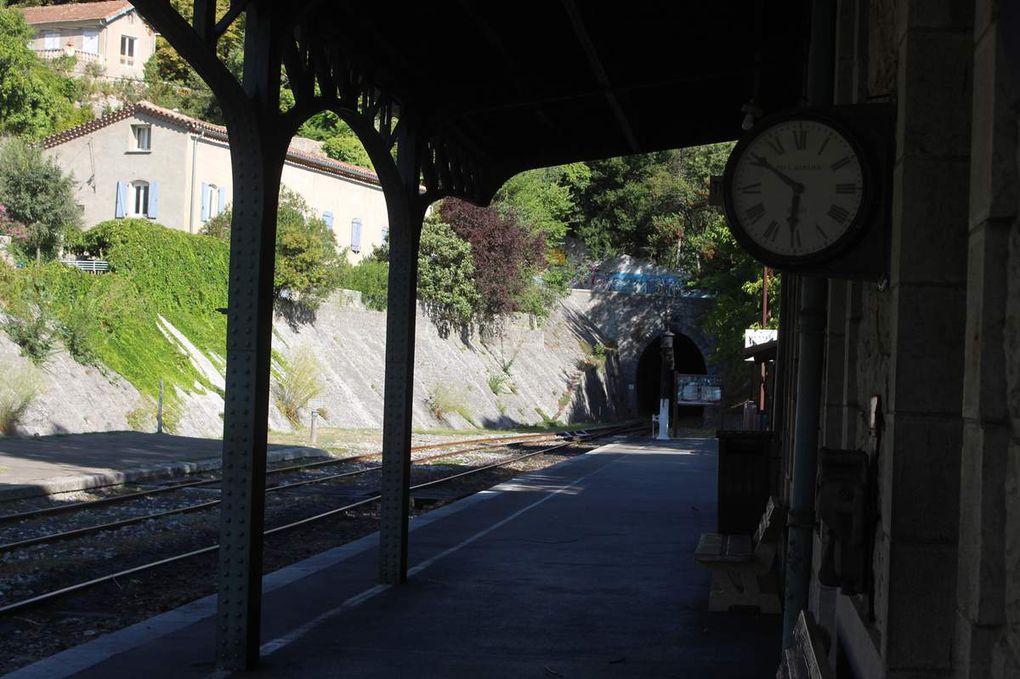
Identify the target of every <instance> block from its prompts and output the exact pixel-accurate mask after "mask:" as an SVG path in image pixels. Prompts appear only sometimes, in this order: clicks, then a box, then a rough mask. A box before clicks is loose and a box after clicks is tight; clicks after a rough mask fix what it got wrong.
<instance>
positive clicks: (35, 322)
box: [3, 306, 56, 366]
mask: <svg viewBox="0 0 1020 679" xmlns="http://www.w3.org/2000/svg"><path fill="white" fill-rule="evenodd" d="M3 328H4V332H6V333H7V336H8V337H10V338H11V341H13V342H14V343H15V344H17V345H18V346H19V347H21V355H22V356H24V357H25V358H27V359H29V360H30V361H32V363H34V364H35V365H37V366H41V365H42V364H43V363H45V362H46V359H48V358H49V357H50V356H52V355H53V353H54V352H55V351H56V346H55V344H56V342H55V340H56V330H55V328H54V323H53V318H52V317H51V316H50V314H49V312H48V311H47V310H46V309H45V307H39V306H36V307H34V312H33V313H30V314H29V315H28V316H27V317H18V316H10V317H9V318H7V320H5V321H4V323H3Z"/></svg>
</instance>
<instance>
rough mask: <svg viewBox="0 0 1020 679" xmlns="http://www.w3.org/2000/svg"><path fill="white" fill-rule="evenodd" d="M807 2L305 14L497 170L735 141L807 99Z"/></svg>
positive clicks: (341, 6)
mask: <svg viewBox="0 0 1020 679" xmlns="http://www.w3.org/2000/svg"><path fill="white" fill-rule="evenodd" d="M809 7H810V3H809V2H808V1H807V0H759V1H758V2H755V1H753V0H713V1H711V2H689V1H688V2H676V1H674V2H652V1H647V0H632V1H631V2H628V3H626V4H625V5H619V4H616V3H603V2H598V3H596V2H585V3H580V2H574V1H572V0H562V1H561V2H550V1H549V0H544V1H539V0H518V1H516V2H506V3H503V2H469V1H467V0H453V1H451V0H436V1H433V2H427V3H417V4H414V5H411V4H399V5H396V6H394V5H391V4H389V3H369V2H363V1H361V0H358V1H354V0H342V1H329V2H326V1H325V0H320V1H318V2H310V3H308V4H307V5H306V6H305V8H304V10H303V12H301V13H300V14H299V16H300V18H301V20H303V21H302V23H304V25H305V26H306V27H307V29H306V30H312V31H314V32H315V33H317V34H318V35H319V37H320V38H321V39H323V42H326V43H329V44H332V45H334V46H340V49H342V50H343V52H344V53H345V55H346V56H347V58H348V59H349V60H350V61H351V62H353V63H362V64H364V65H365V67H366V69H367V70H369V71H370V72H371V73H372V78H373V80H375V82H376V83H377V84H379V85H380V86H381V87H382V88H383V89H384V90H385V91H386V92H387V93H388V94H389V95H391V96H392V97H393V98H394V99H396V100H397V101H399V102H400V103H401V104H403V105H404V106H405V107H409V106H413V107H414V109H415V110H416V111H418V112H419V113H420V115H421V116H422V117H423V118H424V119H425V121H426V123H427V125H428V126H429V127H430V128H431V129H432V130H433V131H435V132H438V133H439V134H442V135H443V136H444V137H447V138H450V139H456V140H458V142H459V143H460V144H463V145H464V146H465V147H467V148H469V149H471V151H472V153H473V155H475V157H476V158H477V159H478V160H479V161H481V163H482V164H483V165H485V166H486V168H487V170H488V171H489V172H491V174H492V178H493V179H496V178H499V177H502V179H504V180H505V179H506V178H508V177H509V176H511V175H513V174H515V173H516V172H519V171H521V170H523V169H527V168H531V167H539V166H547V165H555V164H560V163H564V162H571V161H578V160H589V159H596V158H605V157H611V156H619V155H626V154H631V153H641V152H649V151H656V150H662V149H667V148H678V147H683V146H692V145H697V144H703V143H709V142H716V141H722V140H727V139H733V138H735V137H737V136H738V134H739V133H740V123H741V121H742V118H743V114H742V112H741V106H742V105H744V104H746V103H747V102H748V100H749V99H750V98H751V97H752V96H755V95H756V94H757V97H758V101H759V103H760V105H761V107H762V108H763V109H764V110H765V111H766V112H769V111H774V110H778V109H781V108H785V107H789V106H793V105H796V104H797V103H799V101H800V100H801V93H802V85H803V72H804V63H805V61H806V54H807V36H808V32H809V21H810V16H809Z"/></svg>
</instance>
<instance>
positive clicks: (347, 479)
mask: <svg viewBox="0 0 1020 679" xmlns="http://www.w3.org/2000/svg"><path fill="white" fill-rule="evenodd" d="M612 431H616V429H615V428H614V429H609V428H605V429H601V430H599V431H597V432H594V433H593V434H591V435H606V434H607V433H610V432H612ZM591 435H586V436H591ZM548 438H549V437H547V436H530V437H527V438H525V439H524V440H518V439H516V438H513V439H508V440H503V441H501V442H499V445H497V444H494V443H493V442H491V441H484V442H483V441H478V440H473V441H469V442H455V443H451V444H444V445H442V446H429V447H427V449H431V450H435V449H437V448H440V447H445V448H450V447H454V448H455V449H454V450H447V451H444V452H440V453H434V454H425V455H420V456H419V459H418V460H416V462H435V461H436V460H438V459H442V458H455V457H461V458H464V457H466V456H467V457H470V456H474V457H475V458H480V457H486V459H484V460H479V459H475V460H473V461H474V462H480V464H474V465H464V466H466V467H467V468H466V469H460V470H459V471H458V472H457V473H455V474H447V475H446V476H445V477H444V476H442V475H437V474H436V468H434V467H433V468H430V465H420V466H416V467H415V470H416V471H415V476H414V478H413V481H414V487H413V489H415V490H418V489H423V488H426V487H430V486H434V485H438V484H441V483H447V482H450V481H451V480H454V479H459V478H463V477H465V476H469V475H473V474H479V473H482V472H485V471H487V470H492V469H494V468H497V467H501V466H505V465H508V464H512V463H514V462H517V461H519V460H523V459H525V458H530V457H533V456H536V455H541V454H543V453H549V452H550V451H554V450H556V449H559V448H562V447H564V446H567V445H570V443H569V440H568V441H560V442H556V443H555V445H551V446H550V445H543V447H539V448H537V449H531V450H528V451H525V452H524V454H508V452H507V449H508V447H509V446H518V447H519V446H522V445H528V444H531V446H532V447H534V446H536V445H537V444H542V443H543V442H544V440H547V439H548ZM496 456H498V457H499V459H494V458H495V457H496ZM364 457H366V456H359V458H361V459H358V458H353V459H357V460H358V461H359V462H360V464H362V465H363V466H362V468H360V469H352V470H347V471H342V472H337V473H326V474H321V473H318V474H317V475H316V476H314V477H311V478H300V479H297V480H291V481H286V482H282V483H279V484H276V485H275V486H274V487H271V488H269V489H267V492H268V493H269V494H270V495H271V496H272V495H277V494H280V493H282V492H284V491H287V490H294V491H301V490H302V489H307V487H309V486H311V487H313V488H314V490H313V491H312V492H310V493H308V492H306V493H302V496H301V497H300V498H297V499H295V498H293V497H290V498H288V499H289V501H287V502H283V501H279V502H274V503H269V504H267V510H266V511H267V525H271V526H273V527H272V528H270V529H269V530H267V531H266V534H267V535H274V534H277V533H280V532H285V531H289V530H292V529H294V528H298V527H301V526H308V525H309V524H312V523H315V522H318V521H321V520H323V519H326V518H328V517H334V516H338V515H344V514H350V513H352V512H357V511H358V510H359V509H360V508H365V507H368V506H369V505H372V504H373V503H374V502H375V501H376V500H377V499H378V492H377V490H376V489H375V488H374V484H372V483H367V482H365V478H366V477H367V476H370V474H368V473H369V472H373V471H376V470H378V468H379V467H378V466H377V465H371V466H369V465H368V463H367V461H366V460H364V459H363V458H364ZM351 461H352V458H345V459H343V460H330V461H324V462H326V463H327V464H320V465H315V466H313V469H315V470H316V471H319V470H321V469H322V468H323V467H329V466H330V465H331V464H337V463H341V462H351ZM306 467H307V466H306V465H295V466H294V467H292V468H291V469H290V470H289V471H295V470H302V469H305V468H306ZM276 471H284V470H276ZM337 482H342V483H340V484H338V483H337ZM208 485H211V484H208ZM195 488H196V486H195V485H187V486H184V487H183V488H182V487H180V486H178V487H177V489H181V490H188V489H195ZM198 488H201V486H198ZM210 490H211V489H210ZM205 492H209V491H208V490H207V491H205ZM218 502H219V500H218V499H207V500H204V501H202V502H197V503H196V502H192V503H191V504H189V505H185V506H182V507H177V508H174V509H171V510H168V511H162V512H158V513H149V514H148V515H142V516H137V517H130V518H127V519H122V520H119V521H112V522H110V521H107V522H104V523H102V524H100V525H94V526H86V527H81V528H75V529H71V530H65V531H60V532H58V533H55V534H49V535H47V534H42V535H38V536H36V537H35V538H27V539H21V540H17V541H13V542H8V543H7V544H6V545H3V546H0V558H2V559H3V561H4V563H5V564H6V565H7V566H13V567H15V568H14V570H23V568H22V569H18V568H16V566H17V565H19V564H20V565H21V566H23V567H25V566H30V564H32V563H33V562H42V563H46V562H47V561H48V557H47V555H46V550H47V549H52V548H53V546H51V545H47V544H46V543H48V542H53V541H64V540H72V539H73V540H74V541H75V542H74V544H75V545H79V544H80V543H81V542H82V541H81V540H80V538H85V537H87V536H89V535H93V534H95V533H99V532H102V533H103V538H102V540H101V541H100V543H99V544H85V545H82V546H81V547H79V548H78V549H77V551H75V552H74V553H75V554H84V557H83V558H81V559H80V563H81V564H83V565H81V566H78V565H76V564H77V563H79V558H78V557H72V558H70V559H69V560H68V561H67V563H64V564H62V565H60V566H57V567H55V568H54V571H53V577H50V578H48V577H45V575H44V576H43V577H34V578H29V579H30V580H34V581H35V584H34V585H30V584H29V583H27V582H26V583H24V584H25V585H26V586H22V587H19V586H15V587H13V588H12V587H10V586H9V585H10V584H11V583H6V585H7V586H4V583H3V582H2V581H0V615H3V614H9V613H15V612H20V611H22V610H25V609H28V608H32V607H34V606H36V605H38V604H41V603H44V602H47V601H51V600H53V599H56V598H60V597H64V596H66V595H69V594H73V593H74V592H78V591H81V590H83V589H87V588H90V587H94V586H96V585H99V584H102V583H105V582H113V583H117V582H118V578H120V579H123V578H128V577H131V576H132V575H134V574H137V573H141V572H145V571H151V570H153V569H156V568H159V567H161V566H164V565H168V564H171V563H176V562H179V561H182V560H186V559H191V558H194V557H197V556H200V555H202V554H207V553H211V552H214V551H215V550H216V546H215V544H210V543H211V542H214V541H215V537H216V527H217V526H216V521H214V520H212V519H210V518H203V517H205V516H206V515H205V514H200V515H195V513H196V512H202V510H207V509H212V508H214V507H215V506H216V505H217V504H218ZM338 504H339V506H337V505H338ZM185 515H186V516H185ZM161 520H166V521H169V522H171V523H172V524H173V526H172V527H170V528H164V527H163V526H161V524H160V521H161ZM138 524H141V526H139V525H138ZM132 527H133V528H132ZM146 531H147V532H153V531H155V532H157V533H159V534H160V538H159V540H154V541H153V543H156V542H158V543H160V544H161V545H163V546H165V549H156V548H155V546H154V545H153V546H151V547H150V548H146V549H143V550H142V551H143V552H144V555H145V556H146V557H148V558H146V559H141V560H139V559H137V558H136V559H134V560H133V561H131V560H129V563H124V565H125V566H126V567H125V568H121V569H119V570H117V571H116V572H113V573H111V572H110V569H109V567H108V566H106V567H105V568H103V564H106V563H107V562H109V561H110V560H111V557H112V558H114V559H116V560H117V561H118V562H123V561H124V559H125V558H126V557H123V556H118V552H123V553H126V552H128V551H131V549H132V548H137V547H140V545H139V544H138V543H139V541H140V540H142V541H144V540H145V538H144V537H143V535H142V534H143V533H145V532H146ZM115 543H122V544H125V545H129V546H133V547H129V548H125V549H121V548H118V547H116V546H115ZM203 543H204V545H203ZM157 557H158V558H157ZM139 561H141V562H139ZM97 562H98V563H99V564H100V566H99V567H96V565H95V564H96V563H97ZM84 564H92V565H84ZM5 570H8V569H5ZM32 570H35V569H34V568H33V569H32ZM68 571H70V573H69V572H68ZM71 575H73V576H74V577H70V576H71ZM47 583H49V588H48V589H47V587H46V585H47ZM40 589H42V590H44V591H40ZM11 595H17V596H16V597H12V596H11ZM12 598H16V600H12Z"/></svg>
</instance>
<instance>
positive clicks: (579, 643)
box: [8, 439, 780, 679]
mask: <svg viewBox="0 0 1020 679" xmlns="http://www.w3.org/2000/svg"><path fill="white" fill-rule="evenodd" d="M715 449H716V442H715V440H714V439H682V440H676V441H671V442H658V441H651V440H637V439H628V440H616V441H613V442H612V443H610V444H608V445H605V446H603V447H601V448H599V449H597V450H595V451H593V452H591V453H589V454H587V455H583V456H580V457H577V458H573V459H571V460H569V461H567V462H564V463H561V464H558V465H556V466H553V467H549V468H547V469H544V470H542V471H541V472H536V473H532V474H529V475H526V476H522V477H519V478H517V479H514V480H512V481H510V482H507V483H503V484H501V485H499V486H497V487H495V488H493V489H491V490H489V491H485V492H483V493H479V494H477V495H473V496H471V497H469V498H465V499H463V500H460V501H458V502H455V503H453V504H450V505H448V506H446V507H443V508H441V509H438V510H436V511H434V512H430V513H428V514H425V515H423V516H421V517H418V518H415V519H414V520H412V522H411V530H412V532H411V537H410V565H411V569H410V573H409V578H408V582H407V583H406V584H405V585H402V586H399V587H386V586H380V585H377V584H376V573H377V566H378V563H377V546H378V536H377V535H371V536H367V537H366V538H363V539H361V540H358V541H356V542H354V543H351V544H348V545H345V546H343V547H340V548H337V549H334V550H331V551H329V552H324V553H322V554H319V555H317V556H315V557H312V558H310V559H308V560H306V561H304V562H301V563H299V564H295V565H293V566H290V567H288V568H285V569H282V570H280V571H277V572H275V573H273V574H271V575H268V576H266V579H265V581H264V589H265V594H264V608H263V645H262V656H263V661H262V664H261V666H260V667H259V669H257V670H255V671H254V672H251V673H248V674H246V675H243V676H252V677H273V678H277V677H338V678H339V677H343V678H345V679H349V678H354V677H357V678H362V677H380V678H382V677H386V678H393V677H416V678H418V677H421V678H426V677H427V678H432V677H435V678H439V677H443V678H448V677H469V676H470V677H515V678H519V677H571V678H577V677H582V678H585V679H589V678H599V677H628V678H632V677H649V678H651V677H655V678H662V677H681V678H682V677H691V678H700V677H712V678H720V679H721V678H726V677H733V678H737V677H740V678H744V677H771V676H775V671H776V668H777V666H778V664H779V646H780V620H779V617H778V616H769V615H761V614H756V613H709V612H708V611H707V608H708V590H709V573H708V571H707V570H706V569H704V568H703V567H701V566H700V565H699V564H698V563H697V562H695V560H694V556H693V555H694V549H695V546H696V545H697V542H698V538H699V535H700V534H701V533H702V532H703V531H712V530H713V529H714V523H715V486H716V484H715V469H716V459H717V458H716V454H715ZM214 614H215V600H214V598H213V597H207V598H205V599H202V600H199V601H197V602H194V603H192V604H189V605H187V606H185V607H182V608H180V609H177V610H175V611H171V612H168V613H165V614H163V615H160V616H157V617H155V618H152V619H150V620H147V621H144V622H142V623H139V624H138V625H135V626H133V627H130V628H127V629H125V630H121V631H120V632H115V633H112V634H109V635H107V636H105V637H101V638H99V639H96V640H94V641H92V642H90V643H87V644H84V645H82V646H79V647H76V648H73V649H69V650H67V651H65V652H63V653H60V654H57V655H55V656H52V657H51V658H48V659H46V660H43V661H40V662H38V663H36V664H34V665H30V666H28V667H26V668H23V669H22V670H19V671H16V672H14V673H12V674H10V675H8V677H9V678H10V679H37V678H42V677H46V679H57V678H59V677H71V676H73V677H79V678H84V677H89V678H96V679H98V678H102V679H111V678H115V677H125V678H126V677H131V678H132V679H134V678H137V677H146V679H158V678H162V677H167V678H169V677H174V678H182V677H210V676H225V675H222V674H219V673H217V672H215V667H214V665H213V645H214V638H215V630H214V624H213V616H214Z"/></svg>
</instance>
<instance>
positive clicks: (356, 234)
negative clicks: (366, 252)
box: [351, 217, 361, 252]
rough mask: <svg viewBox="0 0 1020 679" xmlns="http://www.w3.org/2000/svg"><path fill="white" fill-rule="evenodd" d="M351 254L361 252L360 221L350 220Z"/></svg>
mask: <svg viewBox="0 0 1020 679" xmlns="http://www.w3.org/2000/svg"><path fill="white" fill-rule="evenodd" d="M351 252H361V219H360V218H358V217H355V218H354V219H352V220H351Z"/></svg>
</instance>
